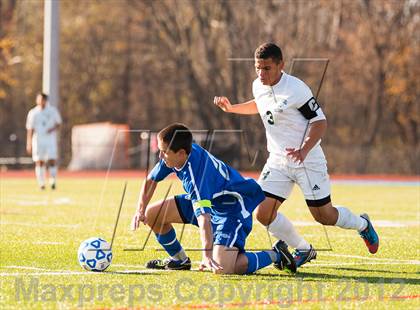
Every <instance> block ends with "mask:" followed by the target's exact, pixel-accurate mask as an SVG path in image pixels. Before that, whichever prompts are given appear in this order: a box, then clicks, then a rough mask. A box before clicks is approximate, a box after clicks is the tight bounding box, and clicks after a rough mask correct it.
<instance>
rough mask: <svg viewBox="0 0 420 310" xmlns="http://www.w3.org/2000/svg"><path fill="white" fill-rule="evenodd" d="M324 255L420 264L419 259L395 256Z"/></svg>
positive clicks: (327, 254)
mask: <svg viewBox="0 0 420 310" xmlns="http://www.w3.org/2000/svg"><path fill="white" fill-rule="evenodd" d="M322 255H323V256H334V257H347V258H357V259H363V260H369V261H383V262H395V263H407V264H416V265H418V264H420V261H418V260H410V259H394V258H379V257H367V256H359V255H346V254H334V253H322Z"/></svg>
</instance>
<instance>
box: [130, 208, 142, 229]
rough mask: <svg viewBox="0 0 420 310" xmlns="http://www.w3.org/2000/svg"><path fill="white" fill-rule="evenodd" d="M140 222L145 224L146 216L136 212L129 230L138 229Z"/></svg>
mask: <svg viewBox="0 0 420 310" xmlns="http://www.w3.org/2000/svg"><path fill="white" fill-rule="evenodd" d="M140 222H142V223H143V224H146V216H145V215H144V212H140V211H136V213H135V214H134V216H133V219H132V220H131V230H136V229H137V228H139V226H140Z"/></svg>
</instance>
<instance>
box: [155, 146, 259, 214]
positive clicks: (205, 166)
mask: <svg viewBox="0 0 420 310" xmlns="http://www.w3.org/2000/svg"><path fill="white" fill-rule="evenodd" d="M173 172H174V173H176V175H177V176H178V178H179V179H180V180H181V181H182V185H183V187H184V190H185V191H186V192H187V194H188V198H189V199H190V200H191V202H192V205H193V208H194V214H195V215H196V216H197V217H198V216H199V215H201V214H203V213H211V214H213V215H218V216H238V214H240V215H241V216H242V217H243V218H247V217H249V216H250V215H251V213H252V211H253V210H254V209H255V208H256V207H257V205H258V204H259V203H260V202H261V201H263V200H264V198H265V196H264V193H263V192H262V190H261V187H260V186H259V185H258V184H257V182H255V180H253V179H249V178H244V177H242V176H241V175H240V174H239V172H238V171H236V170H235V169H233V168H232V167H230V166H229V165H227V164H225V163H224V162H223V161H221V160H219V159H217V158H216V157H214V156H213V155H212V154H210V153H209V152H208V151H206V150H205V149H203V148H202V147H201V146H199V145H197V144H195V143H193V145H192V149H191V153H190V154H189V156H188V159H187V161H186V162H185V164H184V166H183V167H182V168H181V169H176V168H168V167H167V166H166V164H165V162H164V161H163V160H160V161H159V162H158V163H157V164H156V166H155V167H154V168H153V170H152V171H151V172H150V174H149V176H148V178H149V179H152V180H154V181H156V182H159V181H161V180H163V179H165V178H166V177H167V176H168V175H169V174H171V173H173Z"/></svg>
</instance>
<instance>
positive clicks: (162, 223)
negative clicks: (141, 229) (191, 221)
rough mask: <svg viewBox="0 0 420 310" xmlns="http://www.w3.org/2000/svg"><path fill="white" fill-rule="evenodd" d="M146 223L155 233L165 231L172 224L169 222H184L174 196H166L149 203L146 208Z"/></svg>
mask: <svg viewBox="0 0 420 310" xmlns="http://www.w3.org/2000/svg"><path fill="white" fill-rule="evenodd" d="M145 215H146V223H147V225H148V226H149V227H150V228H151V229H152V230H153V231H154V232H155V233H166V232H168V231H169V230H170V229H171V227H172V225H170V224H171V223H184V221H183V220H182V218H181V216H180V214H179V211H178V208H177V207H176V203H175V198H174V197H171V198H167V199H165V200H160V201H157V202H155V203H153V204H151V205H149V206H148V207H147V209H146V213H145Z"/></svg>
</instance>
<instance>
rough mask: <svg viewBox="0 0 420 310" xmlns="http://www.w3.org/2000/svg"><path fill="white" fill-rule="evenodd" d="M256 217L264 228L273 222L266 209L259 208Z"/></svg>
mask: <svg viewBox="0 0 420 310" xmlns="http://www.w3.org/2000/svg"><path fill="white" fill-rule="evenodd" d="M255 217H256V219H257V221H258V222H260V223H261V224H263V225H264V226H268V225H270V223H271V222H272V219H271V216H270V214H269V213H268V212H266V210H265V209H264V208H260V207H258V208H257V210H256V211H255Z"/></svg>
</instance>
